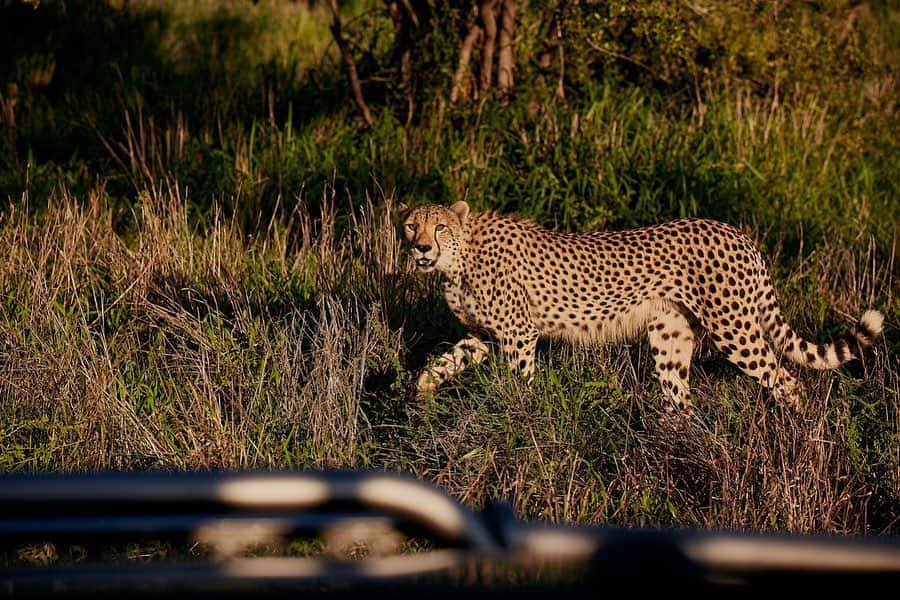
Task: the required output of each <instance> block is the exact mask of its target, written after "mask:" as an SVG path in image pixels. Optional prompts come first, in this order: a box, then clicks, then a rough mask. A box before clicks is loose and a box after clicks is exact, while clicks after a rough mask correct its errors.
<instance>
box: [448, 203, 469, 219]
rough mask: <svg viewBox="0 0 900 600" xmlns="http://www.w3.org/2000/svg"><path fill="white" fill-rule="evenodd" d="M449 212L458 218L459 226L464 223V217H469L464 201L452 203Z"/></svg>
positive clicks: (467, 207) (467, 206)
mask: <svg viewBox="0 0 900 600" xmlns="http://www.w3.org/2000/svg"><path fill="white" fill-rule="evenodd" d="M450 210H451V211H452V212H453V214H455V215H456V216H457V217H459V222H460V224H462V223H465V222H466V217H468V216H469V205H468V204H466V201H465V200H460V201H459V202H454V203H453V204H452V205H451V206H450Z"/></svg>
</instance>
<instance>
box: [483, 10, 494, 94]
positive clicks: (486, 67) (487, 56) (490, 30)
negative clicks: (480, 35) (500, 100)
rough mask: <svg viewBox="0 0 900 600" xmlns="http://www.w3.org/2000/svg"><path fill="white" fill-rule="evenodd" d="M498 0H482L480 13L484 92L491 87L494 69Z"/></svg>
mask: <svg viewBox="0 0 900 600" xmlns="http://www.w3.org/2000/svg"><path fill="white" fill-rule="evenodd" d="M496 6H497V0H482V2H481V7H480V9H479V13H480V15H481V25H482V27H484V45H483V46H482V49H481V78H480V83H481V85H480V88H481V92H482V93H484V92H486V91H487V90H489V89H490V88H491V81H492V79H493V69H494V45H495V43H496V40H497V15H496V14H495V13H494V8H495V7H496Z"/></svg>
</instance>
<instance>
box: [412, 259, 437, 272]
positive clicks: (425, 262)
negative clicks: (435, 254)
mask: <svg viewBox="0 0 900 600" xmlns="http://www.w3.org/2000/svg"><path fill="white" fill-rule="evenodd" d="M436 264H437V259H436V258H435V259H430V258H425V257H422V258H417V259H416V267H418V268H419V270H420V271H430V270H432V269H433V268H434V265H436Z"/></svg>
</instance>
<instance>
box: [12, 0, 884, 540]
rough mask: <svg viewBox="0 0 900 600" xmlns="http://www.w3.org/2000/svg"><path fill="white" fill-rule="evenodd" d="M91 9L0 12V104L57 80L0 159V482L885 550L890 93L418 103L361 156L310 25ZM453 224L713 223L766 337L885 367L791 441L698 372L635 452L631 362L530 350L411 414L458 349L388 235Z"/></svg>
mask: <svg viewBox="0 0 900 600" xmlns="http://www.w3.org/2000/svg"><path fill="white" fill-rule="evenodd" d="M42 4H43V3H42ZM91 6H92V8H90V9H85V8H83V7H82V6H80V5H79V7H75V8H72V10H71V11H70V12H69V13H67V15H65V16H64V15H62V14H61V13H60V12H59V5H58V4H55V3H46V4H43V6H42V7H41V8H40V9H39V10H38V11H37V12H35V11H34V10H33V9H31V8H30V7H25V8H22V7H21V6H19V5H18V3H12V4H9V3H7V5H3V10H4V16H8V17H10V20H9V21H8V22H11V23H19V24H22V23H25V22H26V21H27V20H28V19H35V21H27V22H29V23H30V24H31V27H30V28H27V29H22V30H21V31H24V32H26V33H27V35H26V33H21V34H20V35H21V36H23V38H22V39H19V38H17V41H18V42H19V45H18V46H16V47H17V51H16V53H14V54H11V55H10V57H7V58H10V60H7V61H6V62H5V63H4V64H5V65H6V66H5V67H4V68H5V69H6V70H5V71H4V73H6V74H7V76H8V77H11V78H18V79H17V81H20V82H22V81H25V80H26V79H27V78H28V77H32V78H34V77H36V75H34V73H36V72H37V71H36V70H35V69H36V68H37V67H36V66H35V65H40V64H45V63H46V62H47V61H48V60H49V59H48V58H47V56H46V55H47V53H48V52H49V53H50V54H51V55H52V57H53V58H54V59H55V64H56V67H55V72H54V75H53V78H52V81H51V82H50V83H49V84H48V85H45V86H43V87H42V86H40V85H31V86H27V85H22V91H21V96H20V100H19V105H18V113H17V128H16V130H15V132H9V131H8V130H5V129H4V130H3V133H4V134H6V133H12V137H10V136H7V135H4V136H2V137H3V139H2V141H0V145H2V152H0V198H2V201H0V204H2V207H3V208H2V212H0V256H2V258H0V469H3V470H5V471H42V470H60V471H69V470H84V469H107V468H114V469H163V468H175V469H196V468H200V469H208V468H223V469H248V468H253V469H270V468H272V469H274V468H328V467H340V468H371V469H387V470H404V471H410V472H413V473H415V474H417V475H419V476H421V477H424V478H426V479H428V480H431V481H434V482H436V483H437V484H439V485H441V486H442V487H443V488H444V489H447V490H448V491H450V492H451V493H452V494H453V495H454V496H456V497H457V498H460V499H462V500H463V501H465V502H467V503H469V504H471V505H473V506H478V505H480V504H482V503H484V502H485V501H487V500H488V499H490V498H495V497H505V498H508V499H510V500H511V501H512V503H513V505H514V507H515V508H516V510H517V512H518V513H519V514H521V515H523V516H525V517H529V518H546V519H551V520H554V521H564V522H580V523H616V524H626V525H698V526H702V527H736V528H749V529H767V530H769V529H776V530H790V531H804V532H809V531H827V532H839V533H866V532H875V533H882V532H886V533H897V531H898V529H897V528H898V522H900V521H898V518H900V513H898V509H897V507H898V506H900V400H898V390H900V363H898V359H897V356H898V354H897V351H898V337H897V327H898V324H900V303H898V293H897V292H898V287H897V286H898V277H897V275H898V266H897V262H896V258H895V256H896V250H897V237H896V232H897V231H898V230H900V202H898V201H897V199H898V197H900V193H898V192H900V189H898V186H900V183H898V181H900V179H898V177H897V174H898V173H900V148H898V140H900V136H898V135H897V133H898V131H900V127H898V115H897V109H896V106H895V100H894V98H895V97H896V87H897V86H896V71H895V70H890V69H888V70H887V71H884V70H879V71H877V72H874V73H863V74H862V75H860V76H859V77H858V78H856V79H854V78H846V79H842V80H840V81H838V80H836V79H835V80H828V79H827V78H826V80H825V81H824V83H823V82H821V81H820V82H818V83H817V87H814V88H813V87H812V86H811V84H809V85H808V84H806V83H804V82H800V84H802V85H800V84H798V88H797V89H796V90H794V91H793V92H792V93H790V94H788V93H785V94H784V95H783V96H779V97H777V98H776V97H774V96H773V95H771V94H767V93H762V92H760V91H758V90H756V89H754V88H753V87H752V85H750V84H747V85H744V84H746V83H747V82H743V81H742V80H740V78H738V77H734V78H732V79H727V78H724V79H723V78H721V77H718V76H717V77H713V76H710V77H709V78H708V79H706V80H703V81H701V83H702V85H701V86H700V87H699V89H690V90H688V89H681V88H675V87H671V86H670V87H665V86H663V87H659V86H654V85H650V84H648V83H646V82H642V81H625V80H623V79H622V78H621V77H618V76H616V75H615V74H614V73H609V72H608V73H605V74H603V75H602V76H599V75H598V76H597V77H594V78H592V79H590V80H579V81H578V82H572V83H571V88H570V91H569V94H568V97H567V99H566V100H565V101H562V100H560V99H555V98H553V97H552V94H548V92H547V89H546V86H545V87H541V81H540V79H539V78H538V76H537V75H536V74H535V73H532V72H531V71H529V69H531V67H528V66H527V65H524V66H522V71H523V77H526V78H527V77H531V79H528V80H527V81H526V83H523V84H521V85H520V88H519V90H520V91H518V92H517V95H516V96H515V97H514V98H513V99H512V100H511V101H510V102H509V103H508V104H504V103H501V102H499V101H497V100H495V99H493V98H491V97H488V98H486V99H484V100H482V101H481V102H480V103H476V104H470V105H464V106H456V107H451V106H447V105H446V104H445V105H444V106H443V108H442V106H441V100H440V98H441V93H446V90H443V89H442V88H440V87H438V88H436V89H434V90H431V92H432V93H430V95H429V94H423V98H422V99H421V101H420V105H419V110H418V112H417V115H416V119H415V120H414V122H413V123H411V124H410V125H409V126H405V125H404V120H403V115H399V116H398V114H397V113H396V111H395V110H394V108H393V107H392V106H393V105H392V104H391V99H390V97H389V94H388V95H386V97H385V98H384V99H379V98H378V97H377V95H376V97H374V98H373V100H372V104H373V109H374V116H375V123H374V125H373V126H372V127H370V128H368V129H365V130H363V129H361V128H360V127H359V121H358V118H357V116H356V115H355V113H354V112H353V109H352V106H351V105H350V103H349V101H348V100H347V96H346V93H345V90H344V84H343V79H342V76H341V74H340V72H339V66H340V65H339V63H338V61H337V59H336V52H335V49H334V47H333V45H332V44H331V43H330V41H329V36H328V30H327V24H328V22H329V19H330V17H329V15H328V14H327V11H326V10H325V9H324V8H322V7H317V8H314V9H312V10H308V9H307V8H305V6H304V5H303V3H285V2H277V3H276V2H272V3H267V2H260V3H259V4H258V5H255V6H254V5H252V4H250V3H247V4H246V6H244V5H243V4H241V5H240V6H241V7H242V8H241V9H238V8H235V6H237V5H232V4H229V3H219V2H212V1H210V2H200V3H180V2H142V3H134V6H132V7H131V8H130V9H128V10H125V9H122V8H117V7H116V5H115V3H108V4H104V3H96V4H94V5H91ZM367 7H368V5H366V4H364V3H361V4H360V5H359V6H352V7H350V9H349V10H350V13H352V14H358V15H360V17H359V21H357V23H359V24H365V23H368V22H371V21H377V22H378V23H380V24H381V26H382V27H384V25H385V21H384V18H383V17H378V16H377V14H375V13H372V12H367V11H368V8H367ZM885 10H886V11H887V9H885ZM29 11H31V12H29ZM41 11H44V12H41ZM348 14H349V13H348ZM886 14H887V16H886V17H885V18H884V19H882V20H881V21H880V23H881V25H880V26H882V27H884V28H885V32H884V36H885V37H886V39H889V40H890V39H896V31H895V30H896V24H897V18H896V15H895V14H894V12H892V11H887V13H886ZM13 17H14V19H13ZM379 19H380V20H379ZM735 26H737V25H735ZM866 26H874V25H872V24H871V23H869V24H868V25H866ZM350 31H351V33H352V34H353V35H354V36H355V37H354V40H355V41H356V42H357V43H358V44H360V45H361V46H362V45H364V42H365V41H366V39H365V36H364V31H365V30H364V28H363V27H362V26H361V25H360V26H359V27H358V28H357V29H354V28H353V27H352V26H351V27H350ZM41 32H56V33H55V35H53V36H50V37H49V38H44V37H41ZM748 32H749V33H748ZM891 32H894V34H893V35H894V38H891V37H890V35H891ZM63 33H64V34H65V35H63ZM744 33H745V34H746V35H752V32H751V31H750V30H747V31H746V32H744ZM48 35H49V33H48ZM24 38H28V39H24ZM29 40H30V42H29ZM48 40H50V42H52V43H50V42H48ZM26 42H29V43H26ZM48 44H49V45H48ZM85 45H87V47H89V48H91V49H92V50H93V53H92V54H91V56H92V57H93V60H94V61H95V62H96V64H94V63H92V64H90V65H87V64H85V65H80V64H78V63H77V61H76V62H73V61H72V56H74V55H73V54H72V53H73V52H74V48H78V47H83V46H85ZM891 48H892V50H893V51H894V52H896V51H897V49H896V48H895V47H894V46H891ZM376 50H377V48H376ZM895 55H896V54H895ZM42 61H43V62H42ZM9 65H12V66H9ZM98 65H100V67H101V68H97V66H98ZM38 71H39V69H38ZM89 71H90V73H91V75H88V72H89ZM826 75H827V74H826ZM576 84H577V85H576ZM366 86H367V87H366V89H367V90H378V89H380V88H378V84H377V82H375V81H367V82H366ZM804 86H806V87H804ZM829 86H831V87H829ZM822 90H825V91H826V92H827V91H829V90H830V91H831V92H833V93H830V94H829V93H824V92H823V91H822ZM382 100H383V101H382ZM463 198H465V199H467V200H468V201H469V202H470V203H471V204H472V205H473V206H475V207H478V208H493V209H497V210H501V211H514V212H518V213H520V214H523V215H525V216H528V217H530V218H534V219H536V220H538V221H540V222H541V223H544V224H546V225H550V226H555V227H559V228H563V229H569V230H586V229H590V228H597V227H630V226H636V225H642V224H647V223H652V222H657V221H660V220H663V219H667V218H672V217H676V216H707V217H713V218H718V219H722V220H727V221H729V222H732V223H735V224H738V225H740V226H742V227H743V228H744V229H745V230H746V231H748V232H749V233H750V234H751V235H753V236H754V237H755V238H756V239H757V240H758V241H759V243H760V245H761V247H762V248H763V249H764V251H765V252H766V253H767V255H768V256H770V257H771V258H772V261H773V263H774V271H775V273H776V279H777V287H778V289H779V291H780V292H781V294H782V296H783V298H784V305H785V310H786V313H787V316H788V318H789V320H790V321H791V323H792V324H794V326H795V327H796V328H797V330H798V331H800V332H801V333H802V334H804V335H805V336H807V337H810V338H815V339H819V340H824V339H827V338H828V337H829V336H832V335H837V334H839V333H840V332H842V331H843V330H844V329H845V328H846V327H847V324H848V322H849V321H851V320H852V319H854V318H856V317H857V316H858V315H859V314H861V312H862V310H863V309H865V308H869V307H874V308H878V309H879V310H882V311H883V312H885V314H886V315H887V321H886V335H885V339H884V340H883V341H880V342H879V343H878V344H877V345H876V347H875V349H874V350H873V351H872V352H871V353H870V354H869V355H867V357H866V360H865V361H864V363H863V364H859V363H856V364H852V365H848V366H847V367H846V368H845V369H842V370H840V371H838V372H828V373H809V372H807V373H803V374H802V377H801V380H802V382H803V384H804V386H805V387H806V389H807V390H808V395H807V399H806V403H805V404H804V406H803V407H802V408H800V409H799V410H798V411H796V412H792V411H790V410H788V409H786V408H784V407H781V406H778V405H776V404H775V403H774V402H773V400H772V399H771V398H770V397H768V396H767V395H766V394H764V393H763V392H761V390H760V389H759V387H758V386H757V385H756V384H755V383H754V382H752V381H750V380H748V379H747V378H745V377H744V376H742V375H741V374H740V373H738V372H737V371H736V370H735V369H733V368H732V367H731V366H730V365H729V364H728V363H727V362H725V361H724V360H723V359H721V358H720V357H718V356H717V355H716V354H715V353H714V352H712V351H711V350H709V349H704V350H703V352H702V353H701V356H700V357H699V358H698V360H697V361H696V364H695V366H694V368H693V370H692V385H693V388H694V392H695V402H696V405H697V408H698V414H697V416H696V419H694V420H693V421H690V422H688V423H683V422H681V423H679V422H676V421H672V420H670V419H667V418H666V417H665V415H664V413H663V411H662V409H663V406H662V400H661V398H660V395H659V389H658V385H657V383H656V381H655V378H654V376H653V369H652V361H651V360H650V359H649V356H648V352H647V348H646V345H645V344H643V343H635V344H633V345H629V346H627V347H622V346H609V347H601V348H596V349H576V348H572V347H569V346H567V345H564V344H559V343H552V344H550V343H543V344H542V345H541V346H540V348H539V356H538V369H537V375H536V379H535V382H534V384H533V385H532V386H531V387H528V386H525V385H524V384H523V383H521V382H520V381H518V380H517V379H516V378H514V377H512V376H511V375H510V374H509V373H508V372H507V370H506V368H505V367H504V366H503V365H502V364H501V363H502V361H500V360H492V361H488V363H487V364H485V365H483V366H481V367H479V368H477V369H474V370H473V371H471V372H467V373H465V374H464V375H462V376H461V377H459V378H458V379H457V380H454V381H453V382H451V383H449V384H448V385H447V386H446V387H444V388H442V389H441V390H440V391H439V392H438V395H437V397H436V398H435V399H434V400H431V401H425V402H423V401H416V400H412V399H411V398H410V396H409V386H410V384H411V383H412V382H413V381H414V379H415V376H416V373H417V371H418V370H419V369H420V368H421V367H422V366H423V365H424V364H425V362H426V360H427V358H428V357H429V356H433V355H434V354H435V353H438V352H440V351H442V350H443V349H446V348H447V347H448V346H449V345H450V344H452V343H454V342H455V341H456V340H457V339H459V337H460V336H461V335H462V333H463V331H462V328H461V327H460V326H459V325H458V324H457V323H456V322H455V321H454V319H453V318H452V316H451V315H450V313H449V311H448V309H447V307H446V305H445V304H444V303H443V301H442V299H441V298H440V294H439V291H438V285H437V281H436V280H435V279H434V278H432V277H422V276H418V275H416V274H415V273H413V272H412V271H411V270H410V269H409V268H408V265H407V263H406V260H405V254H404V252H403V250H402V248H401V246H400V244H399V240H398V237H397V232H396V229H395V224H394V222H393V220H394V216H393V214H392V212H391V206H393V205H394V204H396V203H397V202H398V201H399V200H404V201H407V202H410V203H421V202H432V201H434V202H441V203H449V202H451V201H453V200H457V199H463Z"/></svg>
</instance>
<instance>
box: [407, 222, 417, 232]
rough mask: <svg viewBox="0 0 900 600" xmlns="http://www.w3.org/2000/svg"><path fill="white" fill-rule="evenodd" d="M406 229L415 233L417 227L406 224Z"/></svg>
mask: <svg viewBox="0 0 900 600" xmlns="http://www.w3.org/2000/svg"><path fill="white" fill-rule="evenodd" d="M406 228H407V229H409V230H410V231H415V230H416V229H417V228H418V226H417V225H416V224H415V223H407V224H406Z"/></svg>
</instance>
